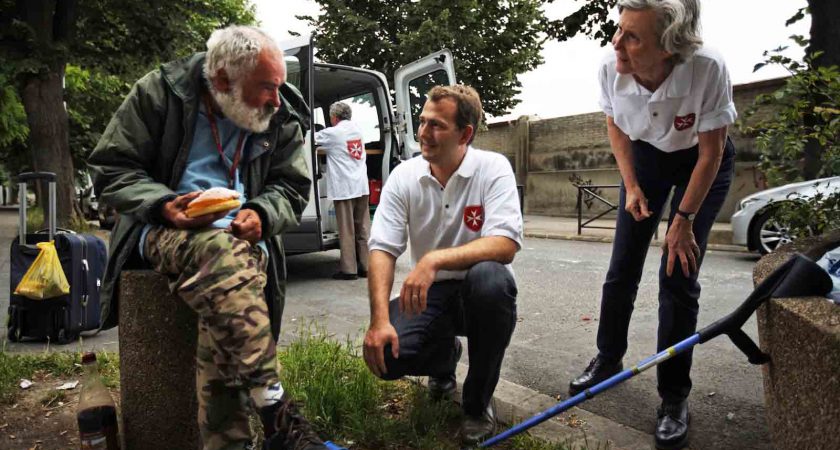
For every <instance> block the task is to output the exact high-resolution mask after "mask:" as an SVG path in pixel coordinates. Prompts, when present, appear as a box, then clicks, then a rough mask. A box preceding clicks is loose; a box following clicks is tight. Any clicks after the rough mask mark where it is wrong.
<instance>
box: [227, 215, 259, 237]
mask: <svg viewBox="0 0 840 450" xmlns="http://www.w3.org/2000/svg"><path fill="white" fill-rule="evenodd" d="M230 231H231V232H232V233H233V235H234V236H236V237H238V238H239V239H243V240H246V241H248V242H250V243H251V244H256V243H257V242H259V241H260V238H262V220H260V215H259V214H257V212H256V211H254V210H253V209H240V210H239V212H238V213H236V218H234V219H233V222H231V223H230Z"/></svg>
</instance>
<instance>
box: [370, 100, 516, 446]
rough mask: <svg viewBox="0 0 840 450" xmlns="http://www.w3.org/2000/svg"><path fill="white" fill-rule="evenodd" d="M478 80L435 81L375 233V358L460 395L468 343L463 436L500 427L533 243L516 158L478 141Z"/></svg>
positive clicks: (467, 439)
mask: <svg viewBox="0 0 840 450" xmlns="http://www.w3.org/2000/svg"><path fill="white" fill-rule="evenodd" d="M482 117H483V111H482V108H481V100H480V99H479V96H478V93H477V92H476V91H475V89H473V88H471V87H468V86H464V85H455V86H436V87H434V88H433V89H432V90H431V91H430V92H429V94H428V100H427V101H426V103H425V105H424V106H423V111H422V113H421V114H420V128H419V132H418V140H419V142H420V150H421V155H422V157H420V158H413V159H410V160H408V161H406V162H404V163H402V164H400V165H399V166H397V167H396V168H395V169H394V171H393V172H392V173H391V176H390V177H389V178H388V181H387V183H385V187H384V189H383V191H382V197H381V198H380V203H379V207H378V209H377V212H376V216H375V217H374V220H373V228H372V230H371V237H370V271H369V276H370V278H369V279H368V287H369V291H370V307H371V319H370V327H369V328H368V330H367V333H366V335H365V340H364V350H363V351H364V358H365V363H366V364H367V366H368V367H369V368H370V370H371V371H372V372H373V373H374V374H375V375H376V376H378V377H380V378H383V379H386V380H394V379H397V378H400V377H402V376H404V375H421V376H429V390H430V393H431V395H432V396H433V397H435V398H443V397H448V396H451V395H452V394H453V393H454V391H455V388H456V382H455V367H456V364H457V363H458V360H459V359H460V357H461V352H462V347H461V342H460V340H459V339H458V337H457V336H466V338H467V344H468V345H469V349H468V350H469V352H468V353H469V363H470V364H469V372H468V374H467V378H466V381H465V382H464V389H463V404H462V405H463V412H464V420H463V422H462V424H461V430H460V434H461V439H462V441H463V442H464V444H467V445H473V444H475V443H478V442H480V441H482V440H484V439H485V438H487V437H489V436H490V435H491V434H492V433H493V432H494V431H495V428H496V419H495V411H494V410H493V406H492V402H491V400H492V397H493V391H494V390H495V389H496V384H497V383H498V381H499V372H500V369H501V366H502V359H503V358H504V354H505V350H506V348H507V346H508V343H509V342H510V338H511V335H512V334H513V329H514V326H515V324H516V295H517V288H516V282H515V280H514V276H513V270H512V269H511V266H510V264H511V262H513V258H514V255H515V254H516V252H517V251H518V250H519V249H520V248H521V247H522V215H521V213H520V209H519V197H518V195H517V190H516V180H515V178H514V174H513V170H512V169H511V166H510V163H509V162H508V160H507V159H506V158H505V157H504V156H502V155H501V154H498V153H493V152H487V151H484V150H479V149H477V148H474V147H472V146H471V145H470V144H471V143H472V141H473V138H474V136H475V132H476V130H477V127H478V124H479V123H480V121H481V120H482ZM407 244H408V245H410V246H411V263H412V266H413V268H412V270H411V273H409V274H408V277H407V278H406V279H405V281H404V283H403V286H402V290H401V291H400V294H399V296H398V297H397V298H395V299H393V300H391V301H390V302H389V298H390V295H391V289H392V287H393V282H394V267H395V263H396V260H397V258H398V257H399V256H400V255H401V254H402V253H403V252H404V251H405V249H406V245H407Z"/></svg>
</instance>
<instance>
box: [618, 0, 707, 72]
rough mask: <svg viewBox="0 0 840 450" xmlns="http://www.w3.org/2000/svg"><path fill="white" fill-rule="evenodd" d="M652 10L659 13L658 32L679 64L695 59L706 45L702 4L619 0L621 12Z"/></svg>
mask: <svg viewBox="0 0 840 450" xmlns="http://www.w3.org/2000/svg"><path fill="white" fill-rule="evenodd" d="M625 8H627V9H632V10H643V9H652V10H653V11H655V12H656V18H657V21H656V24H657V26H656V34H657V35H658V36H659V38H660V45H662V48H664V49H665V51H667V52H669V53H671V54H673V55H674V60H673V62H674V63H676V64H679V63H681V62H685V61H687V60H689V59H691V57H692V56H694V52H696V51H697V50H698V49H699V48H700V47H702V46H703V37H702V36H701V34H700V3H699V2H698V1H697V0H618V10H619V12H620V11H622V10H624V9H625Z"/></svg>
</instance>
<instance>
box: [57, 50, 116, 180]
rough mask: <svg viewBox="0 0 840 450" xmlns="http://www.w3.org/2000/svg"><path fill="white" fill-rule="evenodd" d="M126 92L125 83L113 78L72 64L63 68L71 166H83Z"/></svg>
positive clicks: (113, 76)
mask: <svg viewBox="0 0 840 450" xmlns="http://www.w3.org/2000/svg"><path fill="white" fill-rule="evenodd" d="M130 89H131V84H130V83H129V82H127V81H126V80H124V79H121V78H120V77H117V76H115V75H108V74H105V73H102V72H100V71H97V70H95V69H93V70H86V69H82V68H81V67H78V66H75V65H72V64H71V65H68V66H67V71H66V78H65V100H66V102H67V114H68V116H69V120H70V151H71V152H72V154H73V165H74V166H75V167H77V168H79V169H83V168H84V167H86V165H85V161H86V160H87V157H88V155H90V152H91V151H93V148H94V147H95V146H96V143H97V142H98V141H99V137H100V136H101V135H102V132H103V131H104V130H105V127H106V126H107V125H108V121H109V120H111V114H113V112H114V111H115V110H116V109H117V107H119V105H120V103H122V99H123V98H124V97H125V96H126V94H128V91H129V90H130Z"/></svg>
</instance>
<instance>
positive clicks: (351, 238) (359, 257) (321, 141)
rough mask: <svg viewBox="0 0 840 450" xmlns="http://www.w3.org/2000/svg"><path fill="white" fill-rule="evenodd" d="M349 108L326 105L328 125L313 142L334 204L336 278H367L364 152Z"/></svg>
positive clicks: (346, 105) (367, 218) (339, 105)
mask: <svg viewBox="0 0 840 450" xmlns="http://www.w3.org/2000/svg"><path fill="white" fill-rule="evenodd" d="M352 116H353V110H351V109H350V105H348V104H346V103H342V102H336V103H333V104H332V106H330V124H331V125H332V126H331V127H328V128H324V129H323V130H321V131H319V132H317V133H315V145H317V146H319V147H320V148H321V149H323V150H324V152H325V153H326V154H327V195H328V196H329V197H330V199H331V200H332V201H333V205H335V220H336V223H337V225H338V244H339V248H340V249H341V260H340V262H339V271H338V272H336V273H335V274H333V278H334V279H336V280H355V279H357V278H358V277H363V278H364V277H367V266H368V235H369V234H370V212H369V210H368V194H369V193H370V191H369V188H368V178H367V162H366V161H367V155H366V154H365V146H364V137H363V136H362V130H361V129H360V128H359V126H358V125H356V123H355V122H353V121H351V120H350V119H351V118H352Z"/></svg>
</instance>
